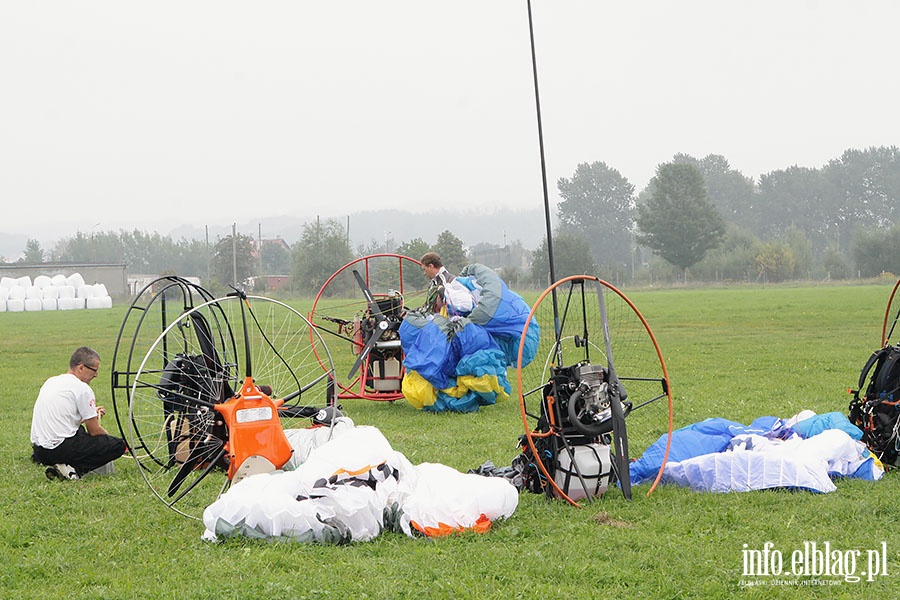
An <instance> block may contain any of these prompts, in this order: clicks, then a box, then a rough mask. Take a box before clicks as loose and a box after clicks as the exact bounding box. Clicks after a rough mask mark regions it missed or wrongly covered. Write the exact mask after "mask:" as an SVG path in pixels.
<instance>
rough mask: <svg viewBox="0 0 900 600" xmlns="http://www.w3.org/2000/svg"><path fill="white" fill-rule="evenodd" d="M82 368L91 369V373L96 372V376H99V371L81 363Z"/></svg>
mask: <svg viewBox="0 0 900 600" xmlns="http://www.w3.org/2000/svg"><path fill="white" fill-rule="evenodd" d="M81 366H82V367H84V368H85V369H90V370H91V371H93V372H94V375H96V374H97V369H95V368H94V367H89V366H87V365H86V364H84V363H81Z"/></svg>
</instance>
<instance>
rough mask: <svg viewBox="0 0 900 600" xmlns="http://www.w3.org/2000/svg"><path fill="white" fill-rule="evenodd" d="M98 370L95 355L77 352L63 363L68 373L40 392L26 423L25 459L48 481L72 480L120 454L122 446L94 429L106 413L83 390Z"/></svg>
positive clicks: (84, 349) (84, 350)
mask: <svg viewBox="0 0 900 600" xmlns="http://www.w3.org/2000/svg"><path fill="white" fill-rule="evenodd" d="M99 368H100V355H99V354H97V352H96V351H94V350H92V349H91V348H88V347H86V346H82V347H80V348H78V349H77V350H75V352H74V353H73V354H72V357H71V358H70V359H69V370H68V372H66V373H63V374H62V375H56V376H55V377H51V378H50V379H48V380H47V381H46V382H44V385H42V386H41V391H40V393H39V394H38V397H37V400H36V401H35V403H34V413H33V415H32V418H31V446H32V450H33V453H32V455H31V458H32V460H34V461H35V462H38V463H41V464H44V465H49V467H48V468H47V471H46V473H47V477H48V478H50V479H53V478H54V477H59V478H61V479H78V478H80V477H81V476H82V475H84V474H85V473H88V472H90V471H93V470H95V469H98V468H100V467H103V466H104V465H106V464H107V463H110V462H111V461H113V460H115V459H117V458H119V457H120V456H122V454H124V453H125V449H126V448H125V441H124V440H122V439H120V438H117V437H113V436H111V435H109V433H108V432H107V431H106V429H104V428H103V426H102V425H100V417H102V416H103V415H104V414H105V412H106V411H105V410H104V409H103V407H102V406H97V403H96V400H95V399H94V391H93V390H92V389H91V386H90V385H89V384H90V382H91V381H92V380H93V379H94V377H96V376H97V371H98V369H99ZM82 425H83V427H82Z"/></svg>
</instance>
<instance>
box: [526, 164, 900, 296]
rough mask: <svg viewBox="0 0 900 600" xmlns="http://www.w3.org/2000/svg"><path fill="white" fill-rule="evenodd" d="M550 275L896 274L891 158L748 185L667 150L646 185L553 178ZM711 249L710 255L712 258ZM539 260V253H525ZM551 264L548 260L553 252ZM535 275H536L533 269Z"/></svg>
mask: <svg viewBox="0 0 900 600" xmlns="http://www.w3.org/2000/svg"><path fill="white" fill-rule="evenodd" d="M557 187H558V190H559V193H560V196H561V197H562V199H563V200H562V201H561V202H560V204H559V207H558V217H559V226H558V228H557V229H556V231H555V232H554V236H553V239H552V242H553V243H554V244H556V245H559V246H561V247H562V248H564V249H565V252H563V254H562V255H563V258H562V259H561V260H560V261H555V262H556V264H557V266H558V267H561V269H560V268H558V269H557V272H556V275H557V276H558V277H560V276H563V275H566V274H571V273H581V272H599V273H603V274H604V276H605V278H607V279H610V278H612V277H615V278H616V279H624V280H630V279H640V278H646V277H648V276H653V275H654V274H655V276H656V277H657V278H663V279H677V278H681V277H686V276H687V274H688V271H689V272H690V275H691V277H692V278H693V279H699V280H707V281H720V280H736V281H746V280H763V281H780V280H785V279H801V278H802V279H808V278H833V279H841V278H847V277H873V276H878V275H879V274H881V273H883V272H889V273H892V274H894V273H900V223H898V219H897V217H898V212H900V150H898V148H897V147H896V146H890V147H872V148H868V149H865V150H852V149H851V150H847V151H845V152H844V153H843V154H842V155H841V156H840V157H839V158H836V159H833V160H831V161H829V162H828V164H826V165H825V166H824V167H822V168H821V169H812V168H806V167H797V166H792V167H789V168H787V169H781V170H776V171H772V172H771V173H767V174H765V175H762V176H761V177H760V178H759V181H754V180H753V179H751V178H749V177H746V176H744V175H743V174H742V173H740V172H739V171H737V170H735V169H733V168H732V167H731V166H730V164H729V163H728V160H727V159H726V158H725V157H723V156H720V155H714V154H711V155H709V156H706V157H704V158H702V159H697V158H694V157H692V156H690V155H687V154H676V155H675V156H674V157H673V159H672V160H671V161H670V162H668V163H664V164H661V165H659V166H658V167H657V170H656V174H655V176H654V177H653V179H652V180H651V181H650V182H649V184H648V185H647V187H646V188H645V189H644V190H642V191H641V192H640V193H639V194H635V188H634V186H633V185H632V184H631V183H629V182H628V180H627V179H626V178H625V177H623V176H622V175H621V174H620V173H619V172H618V171H617V170H616V169H614V168H612V167H610V166H608V165H607V164H606V163H604V162H594V163H582V164H580V165H578V167H577V168H576V170H575V173H574V174H573V176H572V177H570V178H565V177H564V178H560V179H559V180H558V182H557ZM713 251H714V252H713ZM542 252H544V253H546V240H544V248H542V249H539V250H538V252H537V253H536V262H537V261H538V259H537V254H540V253H542ZM554 255H555V257H556V256H559V255H560V254H559V253H557V252H554ZM538 267H539V269H538V270H537V271H536V273H535V275H536V276H538V277H539V276H541V275H542V274H543V273H542V271H541V270H540V269H543V268H545V267H544V265H542V264H538Z"/></svg>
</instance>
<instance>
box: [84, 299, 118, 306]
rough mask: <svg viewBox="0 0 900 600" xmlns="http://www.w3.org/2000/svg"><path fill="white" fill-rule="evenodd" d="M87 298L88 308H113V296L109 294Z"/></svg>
mask: <svg viewBox="0 0 900 600" xmlns="http://www.w3.org/2000/svg"><path fill="white" fill-rule="evenodd" d="M85 300H86V301H87V307H88V308H112V298H110V297H109V296H94V297H92V298H85Z"/></svg>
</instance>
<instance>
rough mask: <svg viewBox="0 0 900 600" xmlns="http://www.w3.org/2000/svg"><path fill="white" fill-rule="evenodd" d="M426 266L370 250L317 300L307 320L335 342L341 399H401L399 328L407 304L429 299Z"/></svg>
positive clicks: (342, 270)
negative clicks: (424, 268) (367, 254)
mask: <svg viewBox="0 0 900 600" xmlns="http://www.w3.org/2000/svg"><path fill="white" fill-rule="evenodd" d="M427 284H428V281H427V280H426V279H425V277H424V275H423V274H422V264H421V263H420V262H419V261H417V260H415V259H412V258H409V257H407V256H401V255H399V254H372V255H369V256H364V257H362V258H358V259H356V260H354V261H351V262H349V263H347V264H346V265H344V266H343V267H341V268H340V269H338V270H337V271H336V272H335V273H334V274H333V275H332V276H331V277H329V278H328V280H327V281H326V282H325V284H324V285H323V286H322V288H321V289H320V290H319V293H318V294H317V295H316V298H315V300H314V301H313V307H312V310H311V312H310V315H309V320H310V321H311V322H312V323H313V325H314V326H315V327H316V328H317V329H318V330H320V331H321V332H322V334H323V338H325V339H326V340H327V341H328V343H329V344H331V345H332V347H334V344H333V343H332V342H334V341H337V343H338V345H339V347H340V348H341V351H340V352H338V353H336V356H337V385H338V387H339V394H338V397H339V398H341V399H344V398H362V399H365V400H380V401H389V402H393V401H394V400H399V399H401V398H403V394H402V393H401V391H400V385H401V381H402V379H403V375H404V369H403V350H402V348H401V347H400V335H399V328H400V324H401V322H402V320H403V315H404V314H405V312H406V309H407V308H418V307H420V306H422V305H423V304H424V303H425V290H426V286H427Z"/></svg>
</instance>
